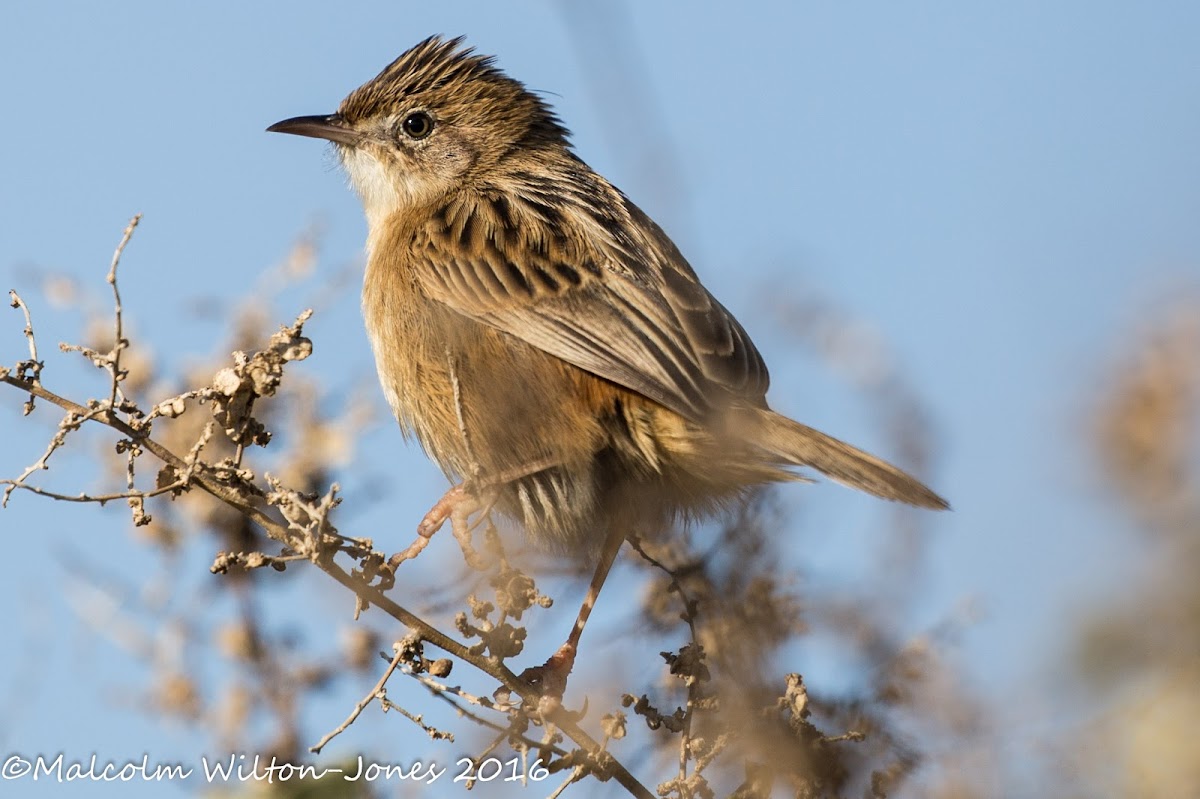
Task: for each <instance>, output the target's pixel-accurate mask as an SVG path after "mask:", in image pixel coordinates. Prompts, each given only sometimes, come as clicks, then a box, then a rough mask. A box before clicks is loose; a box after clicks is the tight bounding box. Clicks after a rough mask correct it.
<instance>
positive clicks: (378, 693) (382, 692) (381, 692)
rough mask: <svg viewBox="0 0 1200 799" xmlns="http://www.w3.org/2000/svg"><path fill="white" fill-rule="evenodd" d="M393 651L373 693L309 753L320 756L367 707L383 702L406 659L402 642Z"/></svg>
mask: <svg viewBox="0 0 1200 799" xmlns="http://www.w3.org/2000/svg"><path fill="white" fill-rule="evenodd" d="M392 651H394V652H395V653H396V654H395V655H393V656H392V661H391V662H390V663H388V667H387V668H386V669H385V670H384V672H383V676H382V677H380V678H379V682H377V683H375V687H374V688H372V689H371V692H370V693H369V694H367V695H366V696H364V697H363V698H362V699H360V700H358V703H357V704H355V705H354V709H353V710H351V711H350V715H349V716H347V717H346V720H345V721H343V722H342V723H341V724H339V725H338V726H336V727H334V728H333V729H332V730H331V731H329V732H327V733H325V735H324V737H322V738H321V740H319V741H317V743H316V745H315V746H310V747H308V751H310V752H312V753H313V754H318V755H319V754H320V753H321V750H322V749H324V748H325V745H326V744H327V743H329V742H330V741H332V740H333V739H334V738H336V737H337V736H339V735H341V734H342V733H343V732H345V731H346V730H348V729H349V728H350V725H351V724H353V723H354V722H355V721H356V720H357V719H358V717H359V716H360V715H361V714H362V712H363V711H364V710H366V709H367V705H369V704H371V702H373V701H375V700H376V699H380V700H382V699H384V698H385V697H386V696H387V681H388V680H389V679H391V677H392V674H393V673H394V672H395V671H396V667H397V666H399V665H400V661H401V659H403V657H404V647H402V646H400V642H398V641H397V642H396V643H394V644H392Z"/></svg>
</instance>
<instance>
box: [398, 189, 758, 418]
mask: <svg viewBox="0 0 1200 799" xmlns="http://www.w3.org/2000/svg"><path fill="white" fill-rule="evenodd" d="M599 188H601V189H607V191H608V192H610V194H609V195H608V196H607V197H606V198H605V199H607V201H608V202H607V203H604V202H596V201H593V202H592V203H590V204H589V205H587V206H580V207H579V208H576V209H568V210H566V211H556V213H554V214H548V213H546V211H545V210H544V208H545V203H544V199H543V198H541V197H540V196H539V197H537V198H535V199H534V200H531V201H530V202H529V203H526V202H525V201H524V200H523V199H522V197H521V196H520V195H515V196H501V195H495V196H480V197H478V198H476V199H475V200H474V201H473V202H472V203H471V207H470V208H463V207H461V206H460V207H456V208H447V209H443V210H442V211H441V212H440V213H438V214H434V215H432V216H431V222H430V225H429V227H428V228H427V229H426V230H424V231H423V232H421V233H419V234H418V236H417V238H416V240H415V242H414V249H413V252H414V255H415V257H416V258H417V263H416V264H414V266H415V267H416V268H415V272H416V274H417V275H418V280H419V282H420V285H421V288H422V290H423V291H424V292H425V293H426V295H427V296H429V297H430V298H431V299H434V300H436V301H438V302H441V303H444V304H445V305H447V306H449V307H450V308H452V309H454V310H455V311H457V312H458V313H461V314H463V315H464V316H466V317H468V318H471V319H474V320H476V321H479V322H483V323H484V324H488V325H491V326H492V327H495V328H496V329H498V330H501V331H503V332H505V333H508V334H509V335H512V336H515V337H516V338H519V339H521V340H523V341H525V342H527V343H529V344H532V345H533V346H535V347H538V348H539V349H542V350H544V351H546V352H548V353H550V354H551V355H555V356H557V357H559V358H562V359H563V360H565V361H567V362H569V363H571V364H574V365H575V366H578V367H579V368H581V369H585V370H587V371H589V372H591V373H593V374H595V375H598V376H600V377H603V378H605V379H608V380H611V381H613V382H615V383H617V384H619V385H621V386H624V387H625V388H628V389H631V390H633V391H636V392H639V393H641V394H643V395H645V396H647V397H649V398H651V399H653V400H655V401H657V402H660V403H662V404H663V405H665V406H667V407H668V408H671V409H672V410H674V411H676V412H678V413H680V414H682V415H684V416H686V417H689V418H692V419H696V420H703V419H705V418H706V417H707V416H708V415H709V414H710V413H711V412H712V411H713V410H714V409H715V408H717V407H720V406H722V405H724V404H726V403H728V402H729V401H731V400H735V399H736V400H741V401H743V402H747V403H749V404H752V405H756V406H763V407H765V399H764V397H765V394H766V390H767V385H768V381H769V377H768V374H767V369H766V366H765V365H764V364H763V360H762V357H761V355H759V353H758V350H757V349H756V348H755V346H754V344H753V342H751V340H750V337H749V336H748V335H747V334H746V331H745V330H744V329H743V328H742V326H741V325H740V324H738V322H737V320H736V319H734V318H733V316H732V315H731V314H730V313H729V311H727V310H726V309H725V308H724V307H723V306H722V305H721V304H720V303H719V302H717V301H716V299H714V298H713V296H712V295H711V294H710V293H709V292H708V291H707V290H706V289H705V288H704V286H702V285H701V284H700V282H699V280H698V279H697V277H696V275H695V273H694V272H693V271H692V269H691V267H690V266H689V265H688V263H687V261H685V260H684V258H683V256H682V255H681V254H680V253H679V250H678V249H677V248H676V247H675V245H674V244H673V243H672V242H671V240H670V239H669V238H667V236H666V234H664V233H663V232H662V230H660V229H659V228H658V226H657V225H655V224H654V222H653V221H651V220H650V219H649V217H647V216H646V215H645V214H644V213H642V211H641V210H639V209H638V208H637V207H636V206H634V205H633V204H632V203H630V202H629V201H628V200H626V199H625V198H624V196H623V195H621V194H620V193H619V192H617V191H616V190H615V189H612V188H611V187H610V186H608V184H603V186H601V187H599ZM576 194H579V193H578V192H577V193H576ZM584 196H587V195H584ZM594 199H599V198H594ZM457 202H459V203H462V202H463V200H462V199H461V198H459V199H458V200H457ZM577 202H583V200H582V199H578V200H577ZM571 211H577V212H578V213H574V214H572V213H571ZM606 213H607V214H609V215H612V214H614V213H615V214H617V216H616V218H601V215H602V214H606ZM464 214H465V216H464ZM473 216H478V217H481V218H478V219H474V218H473ZM549 219H553V220H554V221H556V222H558V224H556V225H553V226H552V225H551V224H550V222H549V221H548V220H549ZM564 219H565V220H569V221H570V223H571V225H570V226H569V227H570V229H566V230H564V228H566V227H568V225H565V224H563V223H562V221H561V220H564Z"/></svg>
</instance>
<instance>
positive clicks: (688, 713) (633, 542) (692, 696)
mask: <svg viewBox="0 0 1200 799" xmlns="http://www.w3.org/2000/svg"><path fill="white" fill-rule="evenodd" d="M629 545H630V546H631V547H633V550H634V551H635V552H637V553H638V554H639V555H641V556H642V558H643V559H644V560H645V561H647V562H648V563H650V564H651V565H652V566H655V567H657V568H659V569H661V570H662V571H663V572H664V573H666V575H667V576H668V577H670V578H671V585H670V586H669V587H668V589H667V590H669V591H673V592H674V593H676V594H678V595H679V598H680V600H682V602H683V613H682V614H681V615H682V617H683V620H684V621H685V622H687V626H688V630H689V631H690V632H691V636H692V646H695V647H699V646H700V638H699V636H698V634H697V632H696V614H695V607H696V606H695V604H694V603H693V602H692V600H691V598H689V597H688V595H687V592H686V591H684V589H683V586H682V585H681V584H680V583H679V577H678V576H677V575H676V574H675V572H673V571H671V570H670V569H669V568H667V566H666V565H665V564H663V563H661V562H660V561H658V560H657V559H655V558H654V557H652V556H651V555H650V553H648V552H647V551H646V550H645V549H643V548H642V542H641V541H640V540H639V539H638V538H637V537H636V536H630V537H629ZM699 690H700V680H699V679H698V678H696V677H695V676H694V675H693V676H692V677H691V679H689V680H688V681H687V709H686V710H685V711H684V713H683V724H682V727H681V729H680V735H679V782H680V784H683V783H684V782H686V781H687V776H688V775H687V764H688V759H689V757H690V755H691V744H692V717H693V715H694V713H695V709H696V701H697V699H698V698H699V697H698V694H699Z"/></svg>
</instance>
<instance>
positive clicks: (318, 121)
mask: <svg viewBox="0 0 1200 799" xmlns="http://www.w3.org/2000/svg"><path fill="white" fill-rule="evenodd" d="M267 130H268V131H270V132H272V133H291V134H293V135H295V136H311V137H312V138H314V139H327V140H329V141H331V142H334V143H336V144H344V145H346V146H348V147H354V146H355V145H357V144H358V143H359V142H360V141H362V134H361V133H359V132H358V131H355V130H353V129H352V128H351V127H350V126H349V125H347V124H346V121H345V120H344V119H342V117H341V115H340V114H330V115H328V116H313V117H292V118H291V119H285V120H283V121H282V122H276V123H275V124H274V125H272V126H271V127H269V128H267Z"/></svg>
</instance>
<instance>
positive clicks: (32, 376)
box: [2, 289, 42, 416]
mask: <svg viewBox="0 0 1200 799" xmlns="http://www.w3.org/2000/svg"><path fill="white" fill-rule="evenodd" d="M8 298H9V305H11V306H12V307H13V308H20V309H21V313H23V314H24V315H25V327H24V329H23V330H22V332H23V333H24V334H25V338H26V340H27V341H28V342H29V360H28V361H22V362H21V363H18V364H17V378H18V379H25V380H28V381H29V382H31V383H33V384H34V385H40V384H41V378H42V362H41V361H39V360H38V354H37V339H35V338H34V335H33V319H32V318H31V317H30V315H29V306H28V305H26V304H25V300H23V299H21V295H19V294H17V292H15V291H13V290H12V289H9V292H8ZM2 373H3V376H4V377H8V375H9V372H8V370H7V369H3V370H2ZM33 396H34V395H33V393H32V392H31V393H30V395H29V399H27V400H26V401H25V405H24V407H23V408H22V412H23V413H24V414H25V415H26V416H28V415H29V414H31V413H33Z"/></svg>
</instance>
